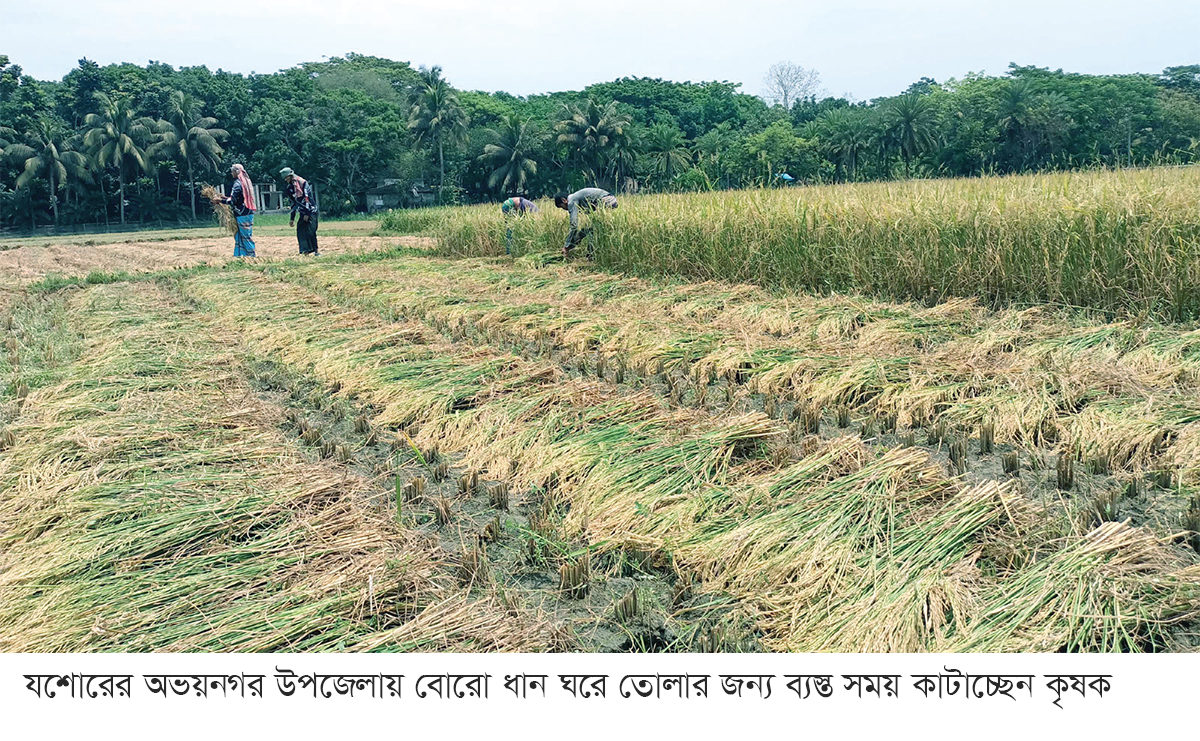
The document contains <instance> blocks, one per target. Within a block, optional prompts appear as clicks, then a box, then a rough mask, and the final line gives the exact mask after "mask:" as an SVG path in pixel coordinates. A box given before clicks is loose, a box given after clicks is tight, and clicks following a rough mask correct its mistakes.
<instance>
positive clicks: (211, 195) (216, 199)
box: [200, 185, 237, 234]
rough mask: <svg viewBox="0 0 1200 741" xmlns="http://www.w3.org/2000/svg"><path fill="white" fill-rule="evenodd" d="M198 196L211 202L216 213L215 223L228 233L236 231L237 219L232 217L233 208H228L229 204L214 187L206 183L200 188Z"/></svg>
mask: <svg viewBox="0 0 1200 741" xmlns="http://www.w3.org/2000/svg"><path fill="white" fill-rule="evenodd" d="M200 196H201V197H202V198H205V199H206V200H208V202H209V203H211V204H212V207H213V211H214V212H216V214H217V223H219V224H220V225H221V228H222V229H224V230H225V231H226V232H228V233H230V234H233V233H234V232H236V231H237V221H236V220H235V219H234V218H233V210H232V209H231V208H229V204H227V203H225V202H224V200H223V199H224V196H222V195H221V194H220V193H218V192H217V189H216V188H214V187H212V186H211V185H206V186H204V187H203V188H201V189H200Z"/></svg>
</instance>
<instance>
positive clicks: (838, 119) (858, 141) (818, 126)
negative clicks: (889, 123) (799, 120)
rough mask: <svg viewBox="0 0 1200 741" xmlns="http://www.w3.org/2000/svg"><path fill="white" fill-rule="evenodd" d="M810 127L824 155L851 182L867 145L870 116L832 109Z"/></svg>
mask: <svg viewBox="0 0 1200 741" xmlns="http://www.w3.org/2000/svg"><path fill="white" fill-rule="evenodd" d="M813 124H814V126H813V127H812V128H813V129H814V131H815V132H816V135H817V138H818V140H819V141H820V142H821V143H822V145H823V146H824V148H825V150H826V152H827V153H828V154H829V156H830V157H831V158H833V160H834V162H835V163H837V166H838V168H839V169H841V170H844V171H845V173H846V179H847V180H850V181H851V182H853V181H854V176H855V173H856V172H857V170H858V163H859V160H860V158H861V157H862V153H863V152H865V151H866V150H867V148H868V147H869V146H870V144H871V138H872V134H873V130H872V129H873V127H872V117H871V112H870V111H869V110H868V109H865V108H835V109H833V110H830V111H826V112H825V113H823V114H821V116H820V118H818V119H816V121H814V122H813Z"/></svg>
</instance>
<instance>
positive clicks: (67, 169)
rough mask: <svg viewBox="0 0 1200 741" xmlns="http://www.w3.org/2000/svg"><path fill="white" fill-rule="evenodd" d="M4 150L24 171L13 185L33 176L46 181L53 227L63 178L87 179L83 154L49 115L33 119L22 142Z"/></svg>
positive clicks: (26, 183) (23, 183) (26, 182)
mask: <svg viewBox="0 0 1200 741" xmlns="http://www.w3.org/2000/svg"><path fill="white" fill-rule="evenodd" d="M10 131H11V129H10ZM4 152H5V155H6V156H7V157H9V158H11V159H15V160H17V161H18V162H21V161H23V162H24V170H22V172H21V174H20V175H19V176H17V188H26V187H28V186H29V184H30V183H31V182H33V181H34V180H35V179H37V178H45V179H46V180H48V181H49V183H50V210H51V211H53V212H54V226H55V227H56V228H57V227H58V189H59V188H60V187H63V186H65V185H66V184H67V178H77V179H79V180H90V179H91V177H90V174H89V172H88V161H87V157H85V156H84V155H83V154H82V153H80V152H77V151H75V149H74V142H73V141H71V140H70V138H69V136H68V132H67V130H66V127H65V126H63V124H62V123H61V122H59V121H58V120H57V119H53V118H50V117H49V116H40V117H38V118H37V119H36V120H34V122H33V127H32V128H31V129H30V130H29V132H28V133H27V134H26V135H25V143H23V144H22V143H18V144H10V145H9V146H8V147H6V148H5V150H4Z"/></svg>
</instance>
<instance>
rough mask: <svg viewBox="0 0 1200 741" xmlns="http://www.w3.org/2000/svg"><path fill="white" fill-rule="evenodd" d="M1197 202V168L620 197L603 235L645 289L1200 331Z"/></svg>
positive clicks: (458, 227) (461, 230) (452, 219)
mask: <svg viewBox="0 0 1200 741" xmlns="http://www.w3.org/2000/svg"><path fill="white" fill-rule="evenodd" d="M1198 190H1200V168H1197V167H1185V168H1159V169H1146V170H1126V171H1116V172H1112V171H1101V172H1069V173H1054V174H1045V175H1026V176H1013V177H1003V178H996V177H993V178H975V179H966V180H961V179H960V180H926V181H903V182H883V183H865V184H864V183H858V184H851V185H834V186H824V187H794V188H782V189H772V190H760V191H725V192H717V193H702V194H690V195H680V194H675V195H654V196H632V197H622V198H621V199H620V207H619V208H618V209H617V210H616V211H611V212H610V211H605V212H603V213H597V214H594V215H592V217H591V224H592V226H593V227H594V228H595V231H596V234H595V241H596V251H597V253H596V254H597V256H596V259H597V262H598V263H599V264H600V265H601V266H603V267H608V268H614V269H618V270H623V271H629V272H636V273H640V274H642V275H646V276H655V277H667V278H678V277H683V278H687V279H690V280H700V281H704V280H719V281H725V282H738V283H740V282H747V283H756V284H758V285H762V286H767V287H772V288H782V289H786V290H805V291H816V292H820V293H830V292H856V293H866V294H871V295H877V296H881V297H885V298H889V299H893V300H917V301H924V302H929V303H932V302H936V301H941V300H944V299H946V298H949V297H975V298H978V299H979V300H980V302H981V303H983V304H984V305H987V306H991V307H1000V306H1011V305H1044V304H1055V305H1063V306H1074V307H1089V308H1095V309H1100V310H1103V311H1107V312H1114V313H1120V314H1123V315H1133V316H1145V315H1153V316H1157V317H1160V318H1164V319H1174V320H1179V319H1185V318H1195V317H1197V316H1200V292H1198V291H1197V288H1196V286H1197V285H1198V284H1200V201H1198V200H1197V199H1196V195H1195V194H1196V193H1197V191H1198ZM585 218H586V217H585ZM564 220H565V215H564V214H563V212H561V211H558V210H556V209H554V208H553V205H552V204H551V203H549V202H546V203H543V204H542V209H541V213H540V214H536V215H531V216H528V217H525V218H522V219H516V220H514V223H513V229H514V234H515V238H516V242H517V244H518V245H519V247H520V250H521V251H540V250H548V249H559V248H561V245H562V240H563V236H564V233H565V226H564V225H563V222H564ZM503 221H504V219H503V217H502V216H501V215H500V212H499V209H498V208H496V207H495V206H478V207H471V208H461V209H441V210H434V209H430V210H425V211H416V212H412V211H397V212H393V213H392V214H390V215H388V216H385V217H384V218H383V219H382V221H381V227H382V229H383V230H385V231H390V232H394V233H404V234H415V233H427V234H430V235H433V236H436V237H438V238H439V239H440V240H441V241H442V244H443V247H444V248H445V249H446V250H447V251H448V252H449V253H451V254H456V255H500V254H503V253H504V238H503V237H504V226H502V222H503Z"/></svg>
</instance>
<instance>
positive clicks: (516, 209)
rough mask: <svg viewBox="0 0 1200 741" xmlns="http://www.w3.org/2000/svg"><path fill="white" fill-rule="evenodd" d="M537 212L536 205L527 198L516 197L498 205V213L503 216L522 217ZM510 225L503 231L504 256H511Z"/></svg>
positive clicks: (511, 237)
mask: <svg viewBox="0 0 1200 741" xmlns="http://www.w3.org/2000/svg"><path fill="white" fill-rule="evenodd" d="M537 212H538V207H537V204H536V203H534V202H533V201H531V200H529V199H528V198H521V197H520V196H516V197H513V198H509V199H508V200H507V201H505V202H504V203H501V204H500V213H502V214H504V215H505V216H512V215H516V216H524V215H525V214H536V213H537ZM512 239H513V235H512V225H511V224H510V225H509V226H508V228H507V229H506V230H505V231H504V254H506V255H511V254H512Z"/></svg>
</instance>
